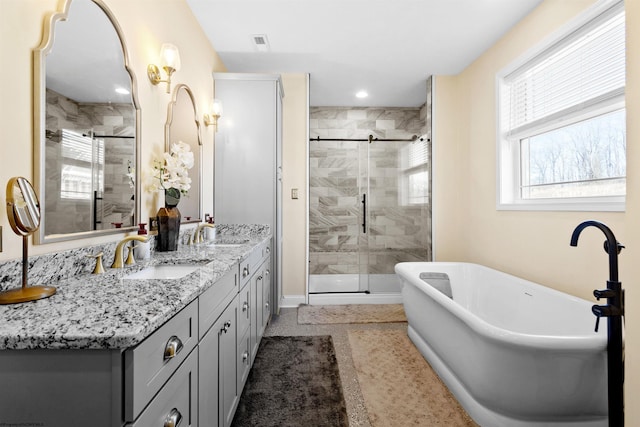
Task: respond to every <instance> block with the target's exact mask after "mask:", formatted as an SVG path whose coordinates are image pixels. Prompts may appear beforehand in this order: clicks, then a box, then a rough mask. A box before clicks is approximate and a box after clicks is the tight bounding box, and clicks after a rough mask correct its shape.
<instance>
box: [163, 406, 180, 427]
mask: <svg viewBox="0 0 640 427" xmlns="http://www.w3.org/2000/svg"><path fill="white" fill-rule="evenodd" d="M181 422H182V414H181V413H180V411H178V410H177V409H176V408H173V409H172V410H171V412H169V415H167V418H165V419H164V426H163V427H178V426H179V425H180V423H181Z"/></svg>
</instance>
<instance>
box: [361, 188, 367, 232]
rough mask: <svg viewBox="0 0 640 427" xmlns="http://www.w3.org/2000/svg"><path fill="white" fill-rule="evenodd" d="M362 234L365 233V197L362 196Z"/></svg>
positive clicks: (364, 195)
mask: <svg viewBox="0 0 640 427" xmlns="http://www.w3.org/2000/svg"><path fill="white" fill-rule="evenodd" d="M362 232H363V233H366V232H367V195H366V194H363V195H362Z"/></svg>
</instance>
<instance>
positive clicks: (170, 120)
mask: <svg viewBox="0 0 640 427" xmlns="http://www.w3.org/2000/svg"><path fill="white" fill-rule="evenodd" d="M181 91H184V92H185V93H186V94H187V95H188V96H189V100H190V101H191V104H192V105H193V121H194V122H195V123H194V124H195V127H196V135H197V140H198V155H197V157H196V161H195V162H194V165H193V168H192V169H191V170H190V171H189V176H190V177H191V180H192V182H193V181H195V180H198V194H197V197H198V213H197V215H196V217H192V218H191V219H190V220H184V216H185V215H188V212H185V213H183V212H182V211H181V213H182V218H183V221H182V222H183V223H190V222H200V221H201V218H202V136H201V130H200V120H199V117H200V116H199V115H198V107H196V100H195V97H194V96H193V92H192V91H191V88H189V86H187V85H186V84H184V83H180V84H178V85H176V86H175V87H174V88H173V94H172V95H171V102H169V105H168V107H167V122H166V123H165V125H164V145H165V150H166V151H167V152H169V149H170V147H171V142H172V141H171V126H172V125H174V119H175V117H174V116H175V114H174V112H175V111H174V110H175V109H176V105H177V103H178V97H179V95H180V92H181ZM173 142H176V141H173ZM183 142H187V141H183ZM187 143H188V142H187ZM189 146H191V150H192V151H193V149H194V147H193V146H192V145H191V144H189ZM194 154H195V153H194ZM192 172H196V173H195V174H194V175H192ZM189 191H191V190H189Z"/></svg>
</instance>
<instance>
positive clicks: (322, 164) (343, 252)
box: [309, 140, 368, 294]
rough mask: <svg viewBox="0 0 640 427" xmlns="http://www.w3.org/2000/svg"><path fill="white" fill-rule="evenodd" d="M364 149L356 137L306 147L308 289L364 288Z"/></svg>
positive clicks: (313, 291)
mask: <svg viewBox="0 0 640 427" xmlns="http://www.w3.org/2000/svg"><path fill="white" fill-rule="evenodd" d="M366 149H367V148H366V142H365V143H363V142H361V141H335V140H329V141H314V142H311V143H310V145H309V170H310V173H309V276H310V277H309V293H312V294H313V293H333V292H340V293H353V292H363V291H366V290H368V284H367V282H366V277H362V276H363V275H362V274H361V272H362V270H363V268H364V269H366V259H363V258H362V255H361V247H362V245H363V244H364V243H366V241H363V238H362V234H363V233H362V223H363V210H362V202H361V200H362V199H361V198H362V195H363V194H364V189H363V188H361V187H362V185H363V182H366V179H363V177H364V176H366V170H365V171H363V170H362V168H363V167H364V168H365V169H366V164H367V157H366V153H367V151H366ZM363 156H364V157H363ZM363 262H364V264H363ZM362 281H364V284H363V283H362Z"/></svg>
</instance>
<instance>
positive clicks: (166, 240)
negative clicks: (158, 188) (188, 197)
mask: <svg viewBox="0 0 640 427" xmlns="http://www.w3.org/2000/svg"><path fill="white" fill-rule="evenodd" d="M179 202H180V191H179V190H177V189H175V188H169V189H167V190H165V196H164V205H165V206H164V207H163V208H160V209H159V210H158V214H157V217H158V237H157V238H156V251H159V252H167V251H175V250H177V249H178V240H179V239H178V238H179V236H180V219H181V216H180V211H179V210H178V203H179Z"/></svg>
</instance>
